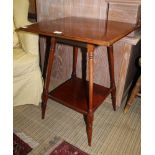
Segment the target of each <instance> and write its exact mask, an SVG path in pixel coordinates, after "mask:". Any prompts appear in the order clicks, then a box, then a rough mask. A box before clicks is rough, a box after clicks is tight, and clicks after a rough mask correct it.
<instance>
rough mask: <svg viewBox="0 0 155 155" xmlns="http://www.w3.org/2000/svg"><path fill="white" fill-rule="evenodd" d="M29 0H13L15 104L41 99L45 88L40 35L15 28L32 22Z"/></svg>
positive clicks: (36, 103)
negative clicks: (39, 43) (41, 66)
mask: <svg viewBox="0 0 155 155" xmlns="http://www.w3.org/2000/svg"><path fill="white" fill-rule="evenodd" d="M28 8H29V0H13V101H14V106H18V105H25V104H35V105H38V104H39V102H40V101H41V95H42V90H43V81H42V75H41V71H40V67H39V49H38V35H35V34H31V33H26V32H19V31H18V32H17V31H15V29H17V28H19V27H22V26H25V25H28V24H31V23H30V22H29V21H28V20H27V18H28Z"/></svg>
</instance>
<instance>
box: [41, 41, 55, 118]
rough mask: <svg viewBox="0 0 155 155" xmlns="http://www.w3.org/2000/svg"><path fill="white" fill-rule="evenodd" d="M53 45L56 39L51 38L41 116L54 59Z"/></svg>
mask: <svg viewBox="0 0 155 155" xmlns="http://www.w3.org/2000/svg"><path fill="white" fill-rule="evenodd" d="M55 45H56V39H55V38H51V50H50V53H49V58H48V63H47V72H46V77H45V83H44V88H43V95H42V118H44V117H45V110H46V105H47V99H48V92H49V90H48V89H49V83H50V76H51V71H52V65H53V59H54V52H55Z"/></svg>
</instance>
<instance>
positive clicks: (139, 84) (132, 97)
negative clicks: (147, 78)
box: [124, 77, 141, 113]
mask: <svg viewBox="0 0 155 155" xmlns="http://www.w3.org/2000/svg"><path fill="white" fill-rule="evenodd" d="M140 86H141V77H139V78H138V80H137V82H136V85H135V86H134V88H133V89H132V91H131V95H130V97H129V100H128V101H127V104H126V106H125V109H124V113H126V112H127V111H128V110H129V108H130V106H131V105H132V104H133V101H134V99H135V97H136V96H137V95H138V93H139V92H140Z"/></svg>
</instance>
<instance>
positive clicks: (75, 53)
mask: <svg viewBox="0 0 155 155" xmlns="http://www.w3.org/2000/svg"><path fill="white" fill-rule="evenodd" d="M77 56H78V47H75V46H74V47H73V71H72V78H75V77H76V64H77Z"/></svg>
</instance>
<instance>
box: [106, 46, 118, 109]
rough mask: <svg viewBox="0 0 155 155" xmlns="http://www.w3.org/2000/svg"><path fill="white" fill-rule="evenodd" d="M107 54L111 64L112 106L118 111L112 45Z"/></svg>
mask: <svg viewBox="0 0 155 155" xmlns="http://www.w3.org/2000/svg"><path fill="white" fill-rule="evenodd" d="M107 52H108V62H109V73H110V88H111V97H112V105H113V109H114V111H115V110H116V86H115V77H114V56H113V46H112V45H111V46H109V47H107Z"/></svg>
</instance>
